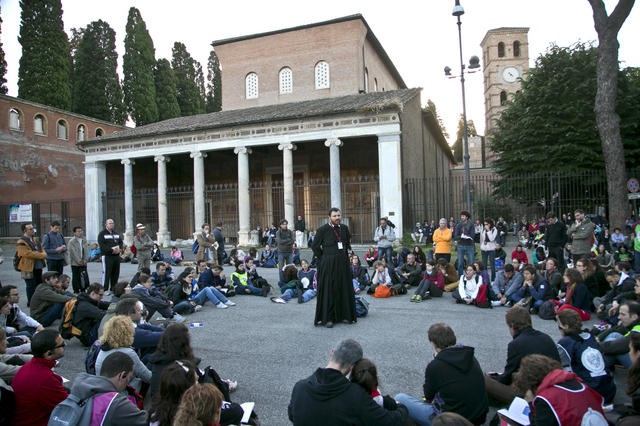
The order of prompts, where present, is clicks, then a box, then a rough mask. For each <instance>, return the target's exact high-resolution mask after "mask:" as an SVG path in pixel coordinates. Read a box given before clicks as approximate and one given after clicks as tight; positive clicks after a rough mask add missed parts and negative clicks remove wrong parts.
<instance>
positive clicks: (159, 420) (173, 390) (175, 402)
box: [148, 359, 198, 426]
mask: <svg viewBox="0 0 640 426" xmlns="http://www.w3.org/2000/svg"><path fill="white" fill-rule="evenodd" d="M197 382H198V374H197V373H196V369H195V366H194V365H193V363H192V362H191V361H189V360H186V359H183V360H179V361H174V362H173V363H171V364H169V365H168V366H167V367H165V368H164V369H163V370H162V373H161V374H160V385H159V388H158V391H157V392H156V393H154V394H153V398H152V400H151V408H150V409H149V419H148V420H149V424H150V425H151V426H173V419H174V418H175V415H176V412H177V411H178V406H179V405H180V399H181V398H182V395H183V394H184V392H185V391H186V390H187V389H189V388H190V387H191V386H193V385H195V384H196V383H197Z"/></svg>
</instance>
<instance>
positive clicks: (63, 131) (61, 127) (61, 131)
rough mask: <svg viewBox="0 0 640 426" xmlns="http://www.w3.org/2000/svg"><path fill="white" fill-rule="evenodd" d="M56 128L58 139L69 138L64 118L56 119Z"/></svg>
mask: <svg viewBox="0 0 640 426" xmlns="http://www.w3.org/2000/svg"><path fill="white" fill-rule="evenodd" d="M56 128H57V136H58V139H64V140H67V139H68V138H69V133H68V132H67V123H66V122H65V121H64V120H58V125H57V126H56Z"/></svg>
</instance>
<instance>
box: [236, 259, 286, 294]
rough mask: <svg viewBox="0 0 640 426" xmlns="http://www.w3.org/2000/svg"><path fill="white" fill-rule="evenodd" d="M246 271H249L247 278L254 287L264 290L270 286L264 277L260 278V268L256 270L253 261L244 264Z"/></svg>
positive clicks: (248, 260)
mask: <svg viewBox="0 0 640 426" xmlns="http://www.w3.org/2000/svg"><path fill="white" fill-rule="evenodd" d="M244 270H245V271H247V276H248V277H249V280H250V281H251V282H252V283H253V286H254V287H258V288H263V287H267V286H268V285H269V283H268V282H267V280H266V279H265V278H264V277H262V276H260V274H259V273H258V268H256V265H255V263H254V262H253V259H247V261H246V262H245V263H244ZM278 284H280V283H278Z"/></svg>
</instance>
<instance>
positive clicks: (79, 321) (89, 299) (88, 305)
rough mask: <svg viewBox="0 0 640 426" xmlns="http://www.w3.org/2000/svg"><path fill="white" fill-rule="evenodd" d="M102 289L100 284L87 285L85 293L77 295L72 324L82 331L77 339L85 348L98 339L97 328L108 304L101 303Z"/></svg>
mask: <svg viewBox="0 0 640 426" xmlns="http://www.w3.org/2000/svg"><path fill="white" fill-rule="evenodd" d="M103 296H104V288H103V287H102V284H100V283H92V284H90V285H89V288H88V289H87V292H86V293H80V294H79V295H78V301H77V302H76V313H75V315H74V316H73V319H72V321H71V322H72V324H73V325H74V326H75V327H76V328H78V329H79V330H80V331H82V334H81V335H80V337H78V339H79V340H80V341H81V342H82V344H83V345H85V346H91V344H92V343H93V342H95V341H96V339H98V328H99V327H100V322H101V321H102V318H103V317H104V316H105V314H106V313H107V308H108V307H109V303H108V302H103V301H102V297H103Z"/></svg>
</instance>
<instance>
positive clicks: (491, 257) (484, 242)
mask: <svg viewBox="0 0 640 426" xmlns="http://www.w3.org/2000/svg"><path fill="white" fill-rule="evenodd" d="M498 236H499V233H498V228H496V227H495V226H493V219H486V220H485V221H484V226H483V227H482V231H480V250H481V252H482V263H484V264H485V266H490V267H491V282H493V280H495V279H496V240H497V239H498Z"/></svg>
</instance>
